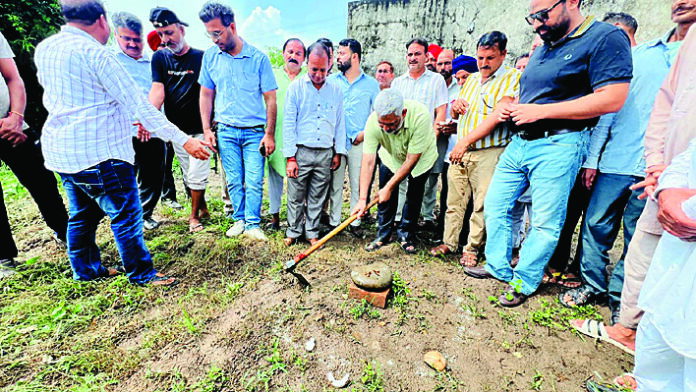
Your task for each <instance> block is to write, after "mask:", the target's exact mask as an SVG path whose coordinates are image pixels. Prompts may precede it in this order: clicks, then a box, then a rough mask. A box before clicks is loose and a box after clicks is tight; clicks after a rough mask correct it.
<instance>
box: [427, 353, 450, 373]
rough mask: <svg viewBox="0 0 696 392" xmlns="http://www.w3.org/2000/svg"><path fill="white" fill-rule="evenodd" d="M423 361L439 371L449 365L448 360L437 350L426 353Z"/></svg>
mask: <svg viewBox="0 0 696 392" xmlns="http://www.w3.org/2000/svg"><path fill="white" fill-rule="evenodd" d="M423 361H425V363H427V364H428V366H430V367H431V368H433V369H435V370H437V371H438V372H441V371H443V370H445V368H446V367H447V360H445V358H444V357H443V356H442V354H440V353H439V352H437V351H428V352H427V353H425V355H424V356H423Z"/></svg>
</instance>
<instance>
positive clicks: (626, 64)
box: [520, 19, 633, 130]
mask: <svg viewBox="0 0 696 392" xmlns="http://www.w3.org/2000/svg"><path fill="white" fill-rule="evenodd" d="M632 73H633V61H632V56H631V43H630V41H629V39H628V36H627V35H626V33H625V32H624V31H623V30H621V29H619V28H617V27H615V26H612V25H610V24H607V23H602V22H597V21H594V20H592V19H588V20H587V21H586V22H585V23H583V24H582V25H580V26H579V27H578V28H577V29H575V31H573V32H571V33H570V34H569V35H568V36H567V37H565V38H563V39H562V40H561V41H559V42H557V43H556V44H555V45H550V44H548V43H547V44H544V45H541V46H539V47H538V48H536V49H535V50H534V53H533V54H532V56H531V58H530V59H529V64H528V65H527V68H526V69H525V70H524V72H523V73H522V77H521V78H520V103H536V104H548V103H555V102H565V101H571V100H574V99H577V98H580V97H584V96H586V95H588V94H591V93H592V92H593V91H594V90H596V89H598V88H600V87H602V86H606V85H609V84H613V83H628V82H630V81H631V77H632ZM597 121H598V118H594V119H589V120H541V121H537V122H536V123H533V124H529V125H524V126H523V128H525V129H531V130H535V129H539V130H544V129H558V128H573V129H582V128H585V127H593V126H595V125H596V124H597Z"/></svg>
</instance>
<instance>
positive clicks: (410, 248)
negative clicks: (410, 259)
mask: <svg viewBox="0 0 696 392" xmlns="http://www.w3.org/2000/svg"><path fill="white" fill-rule="evenodd" d="M399 246H400V247H401V249H403V250H404V252H406V253H407V254H409V255H412V254H416V253H418V249H416V246H415V245H413V242H411V241H409V240H401V241H399Z"/></svg>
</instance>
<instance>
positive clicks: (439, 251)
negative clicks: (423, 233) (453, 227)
mask: <svg viewBox="0 0 696 392" xmlns="http://www.w3.org/2000/svg"><path fill="white" fill-rule="evenodd" d="M450 253H452V250H451V249H450V248H449V246H447V245H445V244H442V245H440V246H436V247H434V248H432V249H430V254H431V255H433V256H445V255H448V254H450Z"/></svg>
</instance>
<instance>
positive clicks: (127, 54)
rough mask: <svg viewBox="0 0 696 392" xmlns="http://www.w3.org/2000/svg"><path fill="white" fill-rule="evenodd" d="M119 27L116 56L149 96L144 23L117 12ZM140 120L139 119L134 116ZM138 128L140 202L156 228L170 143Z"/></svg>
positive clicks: (148, 226)
mask: <svg viewBox="0 0 696 392" xmlns="http://www.w3.org/2000/svg"><path fill="white" fill-rule="evenodd" d="M112 21H113V24H114V27H115V28H116V32H115V34H114V35H115V37H116V42H117V43H118V46H117V47H116V48H115V49H116V51H115V52H116V59H117V60H118V61H119V62H120V63H121V64H122V65H123V67H124V68H125V69H126V71H127V72H128V73H129V74H130V76H131V77H132V78H133V80H135V82H136V83H137V84H138V88H139V91H140V92H142V93H143V95H144V96H145V97H146V98H147V96H148V93H149V92H150V88H151V87H152V70H151V65H150V59H149V58H148V57H146V56H143V37H142V32H143V25H142V23H140V20H139V19H138V18H137V17H136V16H135V15H133V14H130V13H127V12H117V13H115V14H114V17H113V19H112ZM133 122H134V123H137V122H138V120H137V119H133ZM137 135H138V128H137V127H135V128H134V132H133V150H135V163H134V165H133V166H134V169H135V175H136V177H137V178H138V189H139V190H140V203H141V204H142V208H143V228H144V229H145V230H153V229H156V228H157V227H158V226H159V222H157V221H156V220H154V219H153V218H152V213H153V212H154V211H155V207H156V206H157V202H158V201H159V199H160V196H161V195H162V184H163V182H164V164H165V160H166V147H165V144H164V142H163V141H162V140H160V139H158V138H151V139H149V140H147V141H141V140H140V139H138V137H137Z"/></svg>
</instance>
